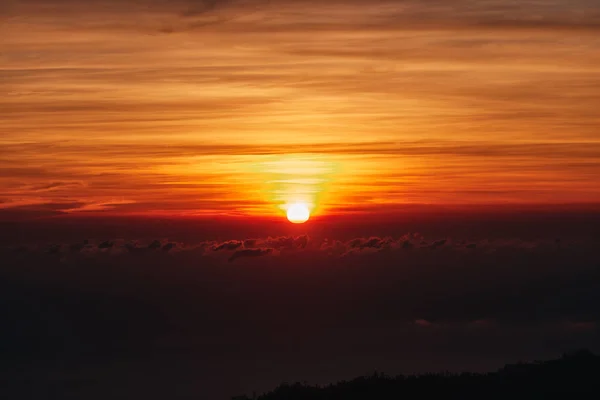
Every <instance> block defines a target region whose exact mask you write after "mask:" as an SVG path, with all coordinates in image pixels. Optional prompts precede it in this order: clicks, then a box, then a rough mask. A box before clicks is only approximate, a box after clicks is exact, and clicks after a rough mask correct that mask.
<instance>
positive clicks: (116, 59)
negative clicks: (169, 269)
mask: <svg viewBox="0 0 600 400" xmlns="http://www.w3.org/2000/svg"><path fill="white" fill-rule="evenodd" d="M599 33H600V4H599V3H598V2H597V1H595V0H568V1H567V0H544V1H536V0H523V1H516V0H514V1H513V0H505V1H499V0H481V1H474V0H456V1H443V0H426V1H415V0H396V1H387V0H377V1H366V0H351V1H336V0H334V1H328V2H326V3H325V2H319V1H311V0H298V1H290V0H270V1H269V0H246V1H244V0H240V1H236V0H231V1H219V0H212V1H191V0H175V1H160V0H135V1H129V2H122V1H117V0H89V1H86V2H80V1H75V0H54V1H44V0H8V1H3V2H2V4H1V5H0V94H1V96H0V119H1V120H2V124H1V125H0V207H1V208H2V209H3V211H4V212H5V213H6V212H12V211H14V212H17V211H19V210H27V211H29V212H32V213H33V214H35V213H42V212H51V213H82V212H83V213H90V212H104V213H116V214H157V215H267V216H279V215H282V216H283V215H284V214H285V208H286V206H287V205H289V204H290V203H294V202H304V203H307V204H308V205H309V207H310V208H311V212H312V213H313V214H316V215H319V214H321V215H330V214H335V213H341V214H344V213H349V212H370V213H373V212H375V213H377V212H382V211H386V210H393V209H395V208H398V207H402V206H404V205H407V204H432V205H464V204H473V205H494V204H509V205H510V204H530V205H531V204H539V205H545V206H552V205H555V204H583V203H586V204H589V203H598V202H600V185H598V181H599V177H600V136H599V135H598V126H599V125H600V114H599V113H598V110H597V108H598V104H600V35H599ZM28 215H29V214H28Z"/></svg>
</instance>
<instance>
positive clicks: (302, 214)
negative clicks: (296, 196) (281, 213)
mask: <svg viewBox="0 0 600 400" xmlns="http://www.w3.org/2000/svg"><path fill="white" fill-rule="evenodd" d="M309 217H310V212H309V211H308V207H307V206H306V204H302V203H296V204H292V205H291V206H290V207H289V208H288V210H287V218H288V220H289V221H290V222H292V223H294V224H302V223H304V222H306V221H308V218H309Z"/></svg>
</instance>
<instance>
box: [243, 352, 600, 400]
mask: <svg viewBox="0 0 600 400" xmlns="http://www.w3.org/2000/svg"><path fill="white" fill-rule="evenodd" d="M557 394H561V395H573V394H588V395H589V394H600V357H599V356H596V355H594V354H592V353H591V352H589V351H586V350H582V351H578V352H575V353H571V354H567V355H564V356H563V357H562V358H560V359H557V360H550V361H535V362H532V363H518V364H509V365H506V366H505V367H504V368H502V369H500V370H498V371H497V372H490V373H486V374H475V373H467V372H466V373H461V374H450V373H437V374H426V375H418V376H402V375H401V376H397V377H390V376H386V375H384V374H374V375H371V376H365V377H359V378H356V379H353V380H351V381H342V382H338V383H336V384H332V385H329V386H322V387H320V386H309V385H307V384H301V383H295V384H287V383H286V384H283V385H281V386H279V387H278V388H276V389H275V390H273V391H272V392H269V393H266V394H263V395H261V396H258V397H248V396H241V397H234V398H233V400H250V399H253V400H279V399H281V400H283V399H285V400H304V399H311V400H312V399H318V400H333V399H339V400H342V399H343V400H359V399H360V400H363V399H364V400H387V399H407V398H426V397H429V396H440V398H445V399H489V398H493V399H509V398H510V399H514V398H526V399H546V398H550V396H556V395H557ZM509 396H510V397H509ZM553 398H554V397H553Z"/></svg>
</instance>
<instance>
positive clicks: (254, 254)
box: [228, 249, 273, 262]
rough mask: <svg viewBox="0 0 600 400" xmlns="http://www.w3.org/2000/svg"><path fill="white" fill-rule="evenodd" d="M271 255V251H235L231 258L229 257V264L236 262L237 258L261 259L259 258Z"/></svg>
mask: <svg viewBox="0 0 600 400" xmlns="http://www.w3.org/2000/svg"><path fill="white" fill-rule="evenodd" d="M272 253H273V249H243V250H236V251H235V252H234V253H233V254H232V255H231V257H229V260H228V261H229V262H233V261H235V260H237V259H238V258H245V257H261V256H265V255H268V254H272Z"/></svg>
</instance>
